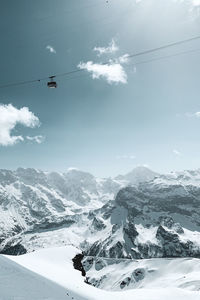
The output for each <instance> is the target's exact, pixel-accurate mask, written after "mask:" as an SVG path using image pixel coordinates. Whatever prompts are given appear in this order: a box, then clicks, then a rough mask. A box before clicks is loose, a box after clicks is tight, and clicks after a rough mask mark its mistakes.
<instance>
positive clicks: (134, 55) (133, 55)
mask: <svg viewBox="0 0 200 300" xmlns="http://www.w3.org/2000/svg"><path fill="white" fill-rule="evenodd" d="M198 39H200V35H199V36H195V37H192V38H189V39H185V40H181V41H177V42H174V43H170V44H166V45H163V46H160V47H156V48H152V49H148V50H145V51H141V52H137V53H133V54H130V55H127V56H126V58H129V59H132V58H135V57H139V56H142V55H146V54H150V53H154V52H157V51H160V50H164V49H167V48H171V47H174V46H178V45H182V44H185V43H189V42H192V41H195V40H198ZM197 51H200V49H194V50H188V51H182V52H179V53H175V54H171V55H167V56H163V57H159V58H154V59H151V60H146V61H143V62H138V63H137V62H136V63H134V64H133V65H138V64H144V63H148V62H153V61H156V60H161V59H166V58H170V57H173V56H178V55H182V54H187V53H194V52H197ZM102 64H103V65H110V64H111V62H110V61H107V62H104V63H102ZM83 71H85V70H84V69H75V70H72V71H68V72H65V73H60V74H54V75H51V76H48V77H43V78H38V79H33V80H26V81H20V82H13V83H8V84H4V85H0V89H2V88H8V87H14V86H21V85H27V84H30V83H36V82H40V81H47V80H49V79H50V81H48V83H47V85H48V87H51V88H52V87H53V88H55V87H57V83H56V81H53V80H52V79H53V78H56V77H63V76H69V75H72V74H76V73H81V72H83ZM67 79H72V78H67ZM50 82H51V83H52V82H53V84H51V83H50Z"/></svg>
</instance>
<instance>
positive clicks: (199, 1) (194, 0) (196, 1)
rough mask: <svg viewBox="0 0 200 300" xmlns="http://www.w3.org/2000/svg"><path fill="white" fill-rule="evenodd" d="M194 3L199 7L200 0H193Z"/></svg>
mask: <svg viewBox="0 0 200 300" xmlns="http://www.w3.org/2000/svg"><path fill="white" fill-rule="evenodd" d="M192 4H193V6H195V7H198V6H200V0H192Z"/></svg>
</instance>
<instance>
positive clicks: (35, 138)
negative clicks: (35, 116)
mask: <svg viewBox="0 0 200 300" xmlns="http://www.w3.org/2000/svg"><path fill="white" fill-rule="evenodd" d="M26 138H27V140H29V141H33V142H36V143H38V144H41V143H42V142H44V140H45V137H44V136H42V135H35V136H27V137H26Z"/></svg>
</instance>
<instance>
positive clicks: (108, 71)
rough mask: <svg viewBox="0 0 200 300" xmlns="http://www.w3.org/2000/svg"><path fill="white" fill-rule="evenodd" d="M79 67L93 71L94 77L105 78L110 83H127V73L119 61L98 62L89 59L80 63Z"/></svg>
mask: <svg viewBox="0 0 200 300" xmlns="http://www.w3.org/2000/svg"><path fill="white" fill-rule="evenodd" d="M78 68H80V69H85V70H87V71H88V72H90V73H92V78H93V79H99V78H105V79H106V80H107V81H108V83H113V82H114V83H119V82H121V83H127V74H126V72H125V70H124V68H123V67H122V66H121V65H120V64H119V63H111V64H98V63H93V62H92V61H88V62H87V63H82V62H81V63H80V64H79V65H78Z"/></svg>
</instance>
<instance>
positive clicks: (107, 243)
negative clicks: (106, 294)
mask: <svg viewBox="0 0 200 300" xmlns="http://www.w3.org/2000/svg"><path fill="white" fill-rule="evenodd" d="M134 174H135V176H136V179H135V180H134ZM142 174H144V180H143V181H142ZM146 174H148V176H146ZM150 174H151V175H150ZM147 177H148V178H147ZM128 178H129V179H130V181H128ZM138 178H140V180H138ZM133 182H134V184H133ZM0 183H1V184H0V199H1V206H0V216H1V222H0V228H1V236H0V239H1V253H7V254H21V253H25V252H31V251H33V250H36V249H40V248H43V247H53V246H55V245H56V246H62V245H67V244H73V245H75V246H76V247H79V248H80V249H81V250H83V251H84V253H85V254H86V255H89V256H102V257H107V258H110V257H111V258H116V257H117V258H131V257H133V258H151V257H180V256H181V257H187V256H191V257H200V222H199V219H200V208H199V203H200V170H195V171H183V172H177V173H176V172H174V173H170V174H167V175H159V174H156V173H154V172H151V171H150V170H149V169H146V168H144V167H143V168H137V169H136V170H133V172H132V175H130V173H129V174H128V175H125V176H124V178H121V177H120V178H119V177H117V178H115V179H112V178H108V179H106V178H105V179H99V178H95V177H94V176H92V175H91V174H89V173H85V172H82V171H79V170H74V169H71V170H69V171H68V172H66V173H64V174H60V173H47V172H42V171H38V170H34V169H18V170H16V171H13V172H12V171H6V170H2V171H1V172H0Z"/></svg>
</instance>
